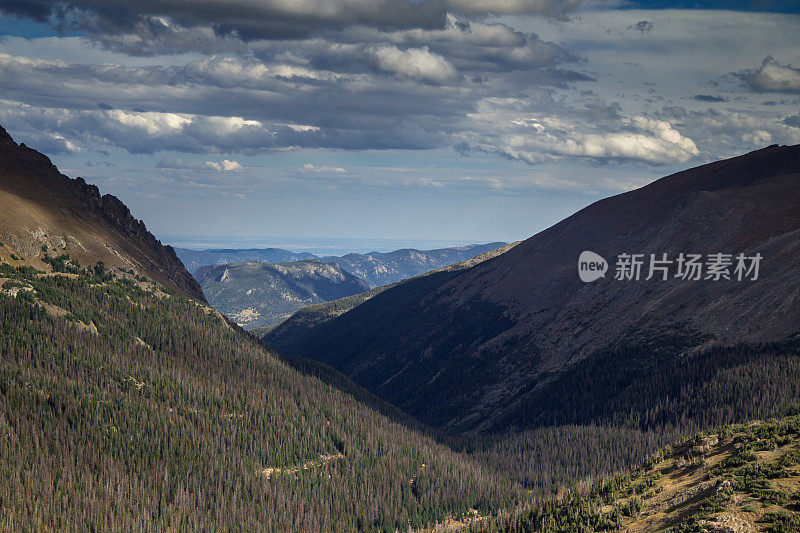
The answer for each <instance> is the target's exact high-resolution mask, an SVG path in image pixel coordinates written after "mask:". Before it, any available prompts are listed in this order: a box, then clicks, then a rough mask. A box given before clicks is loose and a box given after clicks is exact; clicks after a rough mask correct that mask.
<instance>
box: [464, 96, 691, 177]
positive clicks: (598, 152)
mask: <svg viewBox="0 0 800 533" xmlns="http://www.w3.org/2000/svg"><path fill="white" fill-rule="evenodd" d="M531 107H532V106H531V104H530V103H528V102H523V101H520V100H516V99H487V100H485V101H484V102H482V103H481V106H480V108H479V109H480V110H479V112H478V113H476V114H474V115H472V116H471V118H472V119H473V122H475V123H480V124H483V130H482V131H481V132H469V133H466V134H462V135H461V139H462V147H463V148H464V149H467V150H478V151H482V152H487V153H496V154H501V155H504V156H506V157H510V158H512V159H518V160H520V161H524V162H526V163H529V164H539V163H542V162H544V161H548V160H557V159H561V158H566V157H580V158H589V159H593V160H595V161H601V162H602V161H607V160H626V161H635V162H640V163H645V164H649V165H663V164H674V163H683V162H686V161H691V160H692V159H695V158H696V157H698V156H699V155H700V151H699V150H698V148H697V146H696V145H695V143H694V141H693V140H692V139H690V138H688V137H686V136H684V135H682V134H681V133H680V132H679V131H678V130H676V129H675V128H673V127H672V125H671V124H670V123H669V122H667V121H664V120H656V119H651V118H647V117H642V116H634V117H609V118H607V119H605V120H601V121H597V122H593V121H580V120H575V119H571V118H570V117H569V115H568V114H566V113H565V114H564V115H562V116H556V115H547V114H544V113H542V112H536V111H534V110H532V109H531ZM525 114H527V116H525ZM521 115H522V116H521ZM576 118H579V114H576Z"/></svg>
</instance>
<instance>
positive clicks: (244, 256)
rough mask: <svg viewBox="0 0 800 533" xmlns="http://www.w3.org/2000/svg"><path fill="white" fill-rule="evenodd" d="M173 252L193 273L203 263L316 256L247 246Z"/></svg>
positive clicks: (247, 261) (285, 261) (283, 261)
mask: <svg viewBox="0 0 800 533" xmlns="http://www.w3.org/2000/svg"><path fill="white" fill-rule="evenodd" d="M175 253H176V254H178V257H179V258H180V260H181V261H182V262H183V264H184V265H185V266H186V269H187V270H188V271H189V272H191V273H192V274H194V273H195V272H196V271H197V269H198V268H200V267H201V266H205V265H227V264H230V263H249V262H254V261H255V262H260V263H288V262H290V261H303V260H306V259H316V258H317V256H315V255H314V254H310V253H308V252H290V251H289V250H282V249H281V248H248V249H224V248H223V249H209V250H190V249H189V248H175Z"/></svg>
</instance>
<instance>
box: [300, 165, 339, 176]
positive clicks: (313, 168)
mask: <svg viewBox="0 0 800 533" xmlns="http://www.w3.org/2000/svg"><path fill="white" fill-rule="evenodd" d="M303 170H306V171H308V172H323V173H334V174H344V173H346V172H347V170H346V169H344V168H342V167H330V166H328V165H321V166H317V165H312V164H311V163H306V164H305V165H303Z"/></svg>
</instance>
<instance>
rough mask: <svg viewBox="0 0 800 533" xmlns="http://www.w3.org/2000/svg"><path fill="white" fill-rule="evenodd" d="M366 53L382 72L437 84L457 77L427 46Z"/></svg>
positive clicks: (452, 69)
mask: <svg viewBox="0 0 800 533" xmlns="http://www.w3.org/2000/svg"><path fill="white" fill-rule="evenodd" d="M367 53H368V54H369V56H370V57H371V59H372V60H373V61H374V63H375V65H376V66H377V67H378V68H379V69H381V70H383V71H384V72H391V73H394V74H399V75H401V76H406V77H409V78H414V79H416V80H423V81H433V82H437V83H444V82H447V81H450V80H454V79H456V78H457V77H458V71H456V69H455V67H453V65H451V64H450V62H449V61H447V60H446V59H445V58H444V57H442V56H440V55H439V54H436V53H433V52H431V51H430V49H429V48H428V47H427V46H424V47H422V48H409V49H407V50H400V49H399V48H397V47H396V46H379V47H377V48H373V49H371V50H368V52H367Z"/></svg>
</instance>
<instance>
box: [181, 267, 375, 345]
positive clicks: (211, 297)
mask: <svg viewBox="0 0 800 533" xmlns="http://www.w3.org/2000/svg"><path fill="white" fill-rule="evenodd" d="M194 276H195V278H197V280H198V281H199V282H200V285H201V286H202V288H203V292H204V294H205V295H206V298H207V299H208V302H209V303H210V304H211V305H212V306H214V308H215V309H217V310H218V311H220V312H222V313H225V314H226V315H227V316H229V317H230V318H231V319H232V320H234V321H235V322H236V323H237V324H239V325H240V326H244V327H246V328H248V329H252V328H259V327H267V326H271V325H274V324H277V323H278V322H280V321H282V320H284V319H285V318H287V317H288V316H290V315H291V314H292V313H294V312H295V311H297V310H298V309H300V308H301V307H303V306H306V305H311V304H316V303H320V302H327V301H330V300H336V299H338V298H343V297H345V296H351V295H353V294H358V293H360V292H364V291H367V290H369V286H368V285H367V282H366V281H364V280H362V279H361V278H357V277H355V276H353V275H352V274H350V273H348V272H346V271H345V270H343V269H342V268H341V267H339V265H337V264H336V263H323V262H321V261H318V260H313V261H293V262H290V263H256V262H250V263H236V264H228V265H207V266H202V267H200V268H199V269H197V271H196V272H195V273H194Z"/></svg>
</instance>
